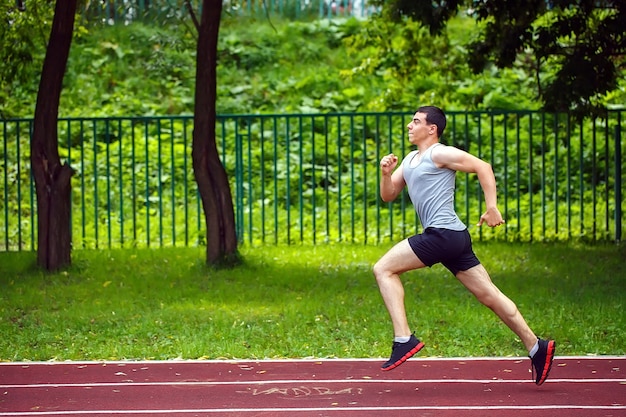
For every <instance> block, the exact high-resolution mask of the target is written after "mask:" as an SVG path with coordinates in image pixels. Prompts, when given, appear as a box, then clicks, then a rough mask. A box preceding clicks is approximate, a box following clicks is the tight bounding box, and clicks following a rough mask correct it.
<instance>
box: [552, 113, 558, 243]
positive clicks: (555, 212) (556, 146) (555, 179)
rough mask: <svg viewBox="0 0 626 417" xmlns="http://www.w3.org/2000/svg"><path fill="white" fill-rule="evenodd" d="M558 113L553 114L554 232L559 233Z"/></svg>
mask: <svg viewBox="0 0 626 417" xmlns="http://www.w3.org/2000/svg"><path fill="white" fill-rule="evenodd" d="M558 119H559V114H558V113H555V114H554V190H553V193H552V196H553V197H552V198H553V199H554V233H555V234H556V235H557V236H558V234H559V134H558V132H559V125H558V123H559V121H558Z"/></svg>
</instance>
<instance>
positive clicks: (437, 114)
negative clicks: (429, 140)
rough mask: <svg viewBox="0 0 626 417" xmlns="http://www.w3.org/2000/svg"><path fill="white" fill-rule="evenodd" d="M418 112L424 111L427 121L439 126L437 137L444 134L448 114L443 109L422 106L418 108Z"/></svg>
mask: <svg viewBox="0 0 626 417" xmlns="http://www.w3.org/2000/svg"><path fill="white" fill-rule="evenodd" d="M417 113H424V114H425V115H426V123H428V124H431V125H435V126H437V137H439V138H440V137H441V135H443V131H444V129H445V128H446V115H445V113H444V112H443V110H441V109H440V108H439V107H435V106H422V107H420V108H419V109H417Z"/></svg>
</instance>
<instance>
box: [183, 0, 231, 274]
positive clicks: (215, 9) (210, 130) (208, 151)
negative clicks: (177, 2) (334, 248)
mask: <svg viewBox="0 0 626 417" xmlns="http://www.w3.org/2000/svg"><path fill="white" fill-rule="evenodd" d="M221 14H222V0H203V2H202V16H201V19H200V24H199V27H198V49H197V56H196V97H195V100H196V102H195V109H194V128H193V151H192V157H193V169H194V175H195V178H196V182H197V183H198V190H199V192H200V197H201V199H202V207H203V208H204V217H205V221H206V227H207V251H206V255H207V259H206V262H207V264H210V265H215V264H220V263H223V262H225V261H229V260H232V259H235V258H236V256H237V235H236V232H235V214H234V210H233V200H232V194H231V191H230V184H229V183H228V177H227V175H226V170H225V169H224V166H223V165H222V163H221V161H220V159H219V155H218V153H217V144H216V139H215V120H216V109H215V103H216V99H217V39H218V33H219V25H220V18H221Z"/></svg>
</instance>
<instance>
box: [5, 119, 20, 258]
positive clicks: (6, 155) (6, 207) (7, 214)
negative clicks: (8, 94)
mask: <svg viewBox="0 0 626 417" xmlns="http://www.w3.org/2000/svg"><path fill="white" fill-rule="evenodd" d="M7 123H8V122H7V121H6V120H3V121H2V139H3V140H2V143H3V150H4V153H3V155H2V158H3V164H4V175H3V177H4V192H3V194H4V250H6V251H8V250H9V229H10V228H9V154H8V141H9V138H8V132H7ZM18 218H19V217H18Z"/></svg>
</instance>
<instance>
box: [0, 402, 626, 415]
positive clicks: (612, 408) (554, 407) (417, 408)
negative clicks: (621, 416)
mask: <svg viewBox="0 0 626 417" xmlns="http://www.w3.org/2000/svg"><path fill="white" fill-rule="evenodd" d="M427 410H433V411H436V410H457V411H472V410H511V411H515V410H610V411H615V410H626V406H623V405H617V406H595V405H517V406H506V405H503V406H499V405H495V406H463V405H459V406H407V407H311V408H295V407H292V408H279V407H276V408H221V409H217V408H203V409H180V410H171V409H167V410H89V411H83V410H78V411H40V412H36V411H35V412H30V411H26V412H17V413H15V412H12V413H4V412H0V416H16V417H18V416H58V415H93V414H126V415H128V414H168V415H171V414H192V413H193V414H197V413H270V412H271V413H297V412H304V411H307V412H311V411H427Z"/></svg>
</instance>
